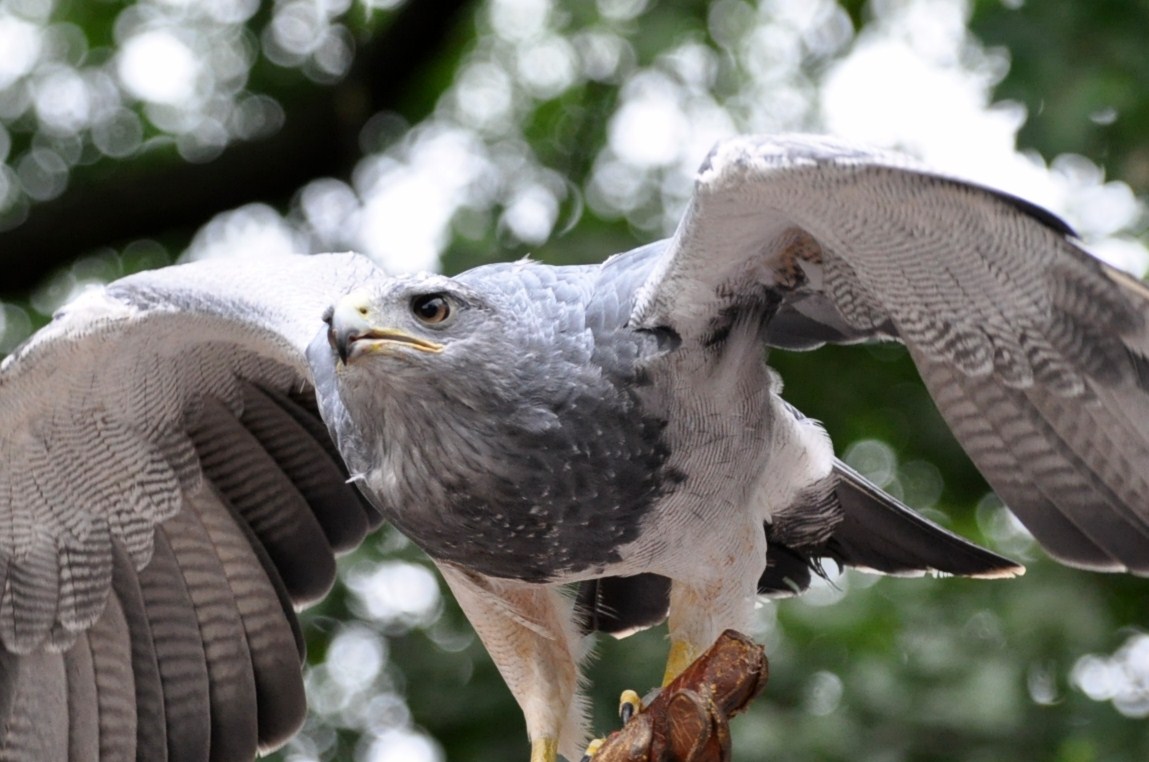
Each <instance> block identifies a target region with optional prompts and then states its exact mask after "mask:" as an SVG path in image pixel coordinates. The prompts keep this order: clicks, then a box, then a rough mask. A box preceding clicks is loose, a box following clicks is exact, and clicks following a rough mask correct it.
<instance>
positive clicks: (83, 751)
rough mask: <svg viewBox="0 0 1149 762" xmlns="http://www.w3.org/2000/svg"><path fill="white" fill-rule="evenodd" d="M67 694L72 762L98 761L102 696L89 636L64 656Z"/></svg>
mask: <svg viewBox="0 0 1149 762" xmlns="http://www.w3.org/2000/svg"><path fill="white" fill-rule="evenodd" d="M64 679H65V680H66V681H67V692H68V759H69V762H98V760H99V754H100V720H99V708H100V703H99V693H98V691H97V690H96V674H95V667H94V665H93V664H92V651H91V648H89V646H88V634H87V633H86V632H82V633H80V634H79V636H78V637H77V638H76V641H75V643H74V644H73V645H72V647H71V648H69V649H68V650H67V651H66V652H65V653H64Z"/></svg>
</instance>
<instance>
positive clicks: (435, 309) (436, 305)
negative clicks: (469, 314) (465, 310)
mask: <svg viewBox="0 0 1149 762" xmlns="http://www.w3.org/2000/svg"><path fill="white" fill-rule="evenodd" d="M411 312H412V313H414V315H415V317H416V318H418V319H419V322H420V323H423V324H425V325H442V324H443V323H445V322H447V320H448V319H449V318H450V317H451V302H450V301H448V300H447V297H446V296H444V295H443V294H421V295H420V296H416V297H415V298H414V299H412V300H411Z"/></svg>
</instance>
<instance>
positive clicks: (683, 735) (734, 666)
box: [594, 630, 769, 762]
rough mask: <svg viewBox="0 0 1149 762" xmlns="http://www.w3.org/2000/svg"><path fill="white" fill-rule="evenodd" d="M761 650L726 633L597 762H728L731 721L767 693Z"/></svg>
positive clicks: (606, 746)
mask: <svg viewBox="0 0 1149 762" xmlns="http://www.w3.org/2000/svg"><path fill="white" fill-rule="evenodd" d="M768 676H769V665H768V663H767V661H766V654H765V651H764V650H763V648H762V646H760V645H758V644H757V643H755V642H754V641H752V640H751V639H749V638H747V637H746V636H745V635H742V634H740V633H737V632H735V631H733V630H727V631H726V632H724V633H722V635H720V636H719V638H718V640H716V641H715V642H714V645H712V646H711V647H710V648H709V649H708V650H707V651H706V652H705V653H704V654H702V656H699V657H698V658H697V659H696V660H695V661H694V663H693V664H691V665H690V666H689V667H687V668H686V669H685V670H684V671H683V673H682V674H681V675H679V676H678V677H677V678H675V679H674V680H673V681H671V683H670V684H669V685H667V686H666V687H665V688H663V689H662V691H661V692H660V693H659V694H658V697H657V698H656V699H654V701H652V702H651V703H650V706H648V707H646V708H644V709H643V710H642V711H641V712H640V713H639V714H637V715H636V716H635V717H633V718H632V719H631V721H630V722H628V723H627V724H626V725H625V726H623V728H622V730H619V731H618V732H617V733H613V734H612V735H611V736H610V737H609V738H607V739H606V742H605V743H604V744H603V745H602V746H601V747H600V748H599V749H598V751H597V752H596V753H595V755H594V762H729V761H730V759H731V750H730V718H731V717H733V716H734V715H736V714H738V713H739V712H741V711H742V710H744V709H745V708H746V707H747V706H748V705H749V704H750V702H751V701H752V700H753V699H754V697H755V696H757V695H758V694H759V693H761V692H762V689H763V688H765V687H766V679H767V677H768Z"/></svg>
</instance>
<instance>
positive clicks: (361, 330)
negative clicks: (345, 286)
mask: <svg viewBox="0 0 1149 762" xmlns="http://www.w3.org/2000/svg"><path fill="white" fill-rule="evenodd" d="M371 314H372V308H371V300H370V298H369V297H368V295H367V294H366V293H363V292H358V291H357V292H354V293H351V294H348V295H347V296H345V297H343V298H342V299H340V300H339V301H338V302H336V303H335V304H334V305H333V306H331V307H330V308H328V310H327V312H325V313H324V315H323V320H324V322H325V323H327V341H328V342H329V343H330V344H331V348H332V349H334V350H335V353H336V354H338V355H339V359H340V360H341V361H342V362H343V364H344V365H350V364H351V363H353V362H355V360H357V359H358V358H360V357H362V356H363V355H367V354H382V353H385V352H389V351H394V350H395V349H396V348H399V347H408V348H410V349H416V350H419V351H420V352H432V353H434V352H441V351H443V345H442V344H436V343H435V342H433V341H427V340H426V339H421V338H419V337H418V336H412V335H410V334H407V333H403V332H402V331H399V330H397V329H394V328H384V327H381V326H377V325H374V323H373V321H372V319H371Z"/></svg>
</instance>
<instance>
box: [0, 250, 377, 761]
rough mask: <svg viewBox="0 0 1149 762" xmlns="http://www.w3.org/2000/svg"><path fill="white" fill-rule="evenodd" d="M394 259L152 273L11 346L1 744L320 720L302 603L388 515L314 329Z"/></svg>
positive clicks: (88, 748) (0, 610)
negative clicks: (313, 355) (368, 484)
mask: <svg viewBox="0 0 1149 762" xmlns="http://www.w3.org/2000/svg"><path fill="white" fill-rule="evenodd" d="M372 277H380V276H379V274H378V273H377V271H376V269H375V268H374V266H373V265H372V264H371V263H370V262H368V261H367V260H365V259H362V258H360V257H356V256H352V255H320V256H315V257H279V258H274V259H235V260H226V261H221V260H215V261H208V262H202V263H196V264H192V265H186V266H181V267H173V268H167V269H165V270H161V271H156V272H151V273H143V274H140V275H136V276H131V277H128V278H124V279H122V280H120V281H117V282H115V283H113V284H111V285H110V286H108V287H106V288H104V289H101V290H98V291H93V292H89V293H87V294H85V295H84V296H82V297H81V298H80V299H79V300H77V301H76V302H74V303H73V304H71V305H70V306H68V307H66V308H65V309H64V310H63V311H62V312H61V313H60V314H58V315H57V316H56V317H55V319H54V320H53V322H52V323H51V324H49V325H48V326H47V327H45V328H44V329H43V330H41V331H40V332H39V333H37V334H36V335H34V336H33V337H32V338H31V339H30V340H29V341H28V342H27V343H26V344H25V345H23V346H22V347H21V348H20V349H19V350H17V352H16V353H15V354H13V355H12V356H10V357H8V358H6V359H5V361H4V363H3V365H2V366H0V452H3V458H2V459H0V749H2V750H5V751H6V752H7V753H8V754H10V755H11V757H12V758H15V759H42V760H57V759H59V760H63V759H88V758H95V757H96V756H97V755H98V757H99V758H100V759H113V758H115V759H120V758H123V759H137V758H138V759H149V760H150V759H156V760H163V759H189V760H207V759H208V758H209V754H210V758H211V759H213V760H217V759H219V760H224V759H227V760H231V759H236V760H238V759H243V760H250V759H252V758H253V756H254V754H255V753H256V751H257V748H264V749H266V748H269V747H273V746H275V745H278V744H280V743H282V742H283V741H285V740H286V739H287V738H288V737H289V736H290V735H291V734H292V733H293V732H294V731H295V730H296V729H297V728H298V726H299V724H300V723H301V722H302V719H303V714H304V711H305V705H304V697H303V686H302V681H301V677H300V662H301V658H302V652H303V651H302V649H303V641H302V638H301V636H300V632H299V628H298V623H297V622H296V619H295V615H294V611H293V608H294V607H296V606H301V605H303V604H306V603H308V602H312V601H315V600H317V599H318V598H319V597H321V596H322V595H324V594H325V593H326V592H327V590H328V589H329V587H330V586H331V584H332V583H333V581H334V575H335V566H334V558H333V552H337V551H341V550H347V549H349V548H352V547H354V546H355V545H357V544H358V543H359V542H360V540H361V539H362V538H363V536H364V534H365V533H366V532H367V530H368V529H369V528H370V527H373V526H375V525H376V524H377V523H378V522H379V520H380V518H379V516H378V514H376V513H375V512H374V511H373V510H372V509H370V508H369V507H367V505H366V504H365V503H363V502H361V500H360V498H359V496H358V494H357V493H356V491H355V490H354V489H353V488H351V487H349V486H348V485H347V484H346V475H345V472H344V469H343V465H342V462H341V461H340V459H339V457H338V455H337V454H336V452H335V450H334V448H333V446H332V445H331V442H330V440H329V439H328V436H327V432H326V429H325V427H324V425H323V423H322V422H321V421H320V420H319V417H318V414H317V412H316V407H315V401H314V395H313V393H312V389H311V383H310V380H309V371H308V368H307V363H306V360H305V357H304V350H305V349H306V347H307V344H308V343H309V342H310V341H311V340H312V338H313V337H315V336H316V334H317V333H318V332H319V330H320V329H321V328H322V325H323V324H322V320H321V316H322V313H323V310H324V308H325V307H326V306H327V305H329V304H330V303H332V302H333V301H334V300H335V299H336V298H337V297H338V296H340V295H342V294H343V293H345V292H346V291H348V290H350V289H351V288H353V287H355V286H358V285H361V284H362V283H363V282H364V281H366V280H368V279H370V278H372ZM0 756H3V754H0ZM6 758H7V757H6Z"/></svg>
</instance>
